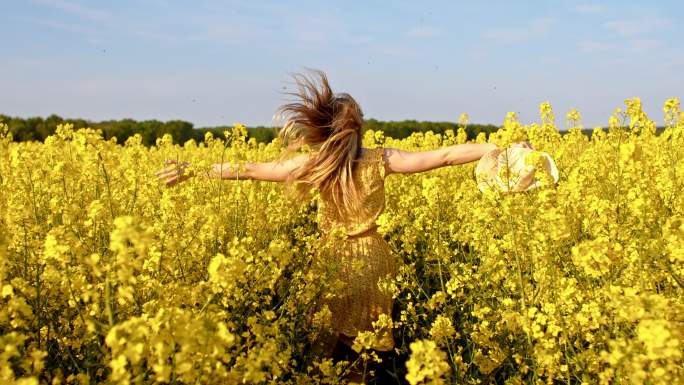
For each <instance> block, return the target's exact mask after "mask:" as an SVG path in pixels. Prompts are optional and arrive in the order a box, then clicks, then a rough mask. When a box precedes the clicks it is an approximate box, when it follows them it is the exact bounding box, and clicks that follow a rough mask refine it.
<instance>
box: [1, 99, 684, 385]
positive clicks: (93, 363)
mask: <svg viewBox="0 0 684 385" xmlns="http://www.w3.org/2000/svg"><path fill="white" fill-rule="evenodd" d="M625 103H626V105H625V106H624V107H623V108H622V109H619V110H616V111H615V112H614V114H613V116H612V117H611V118H610V121H609V122H607V123H608V125H609V129H608V130H607V132H606V131H604V130H602V129H599V128H597V129H595V130H594V132H593V134H592V135H591V137H590V138H589V137H587V136H585V135H583V134H582V132H581V128H582V127H581V117H580V114H579V112H577V111H574V110H573V111H570V112H569V113H567V114H563V116H562V117H558V118H555V117H554V114H553V111H552V109H551V106H550V105H549V104H547V103H544V104H542V105H541V106H540V118H539V122H536V123H530V124H523V123H520V122H518V120H517V118H516V116H515V114H509V115H508V116H506V117H505V120H504V126H503V128H502V129H500V130H499V131H498V132H496V133H494V134H492V135H490V137H488V138H487V137H485V135H484V134H481V135H479V136H478V137H477V139H475V141H476V142H485V141H490V142H495V143H497V144H498V145H500V146H507V145H509V144H510V143H512V142H515V141H519V140H524V139H526V140H528V141H529V142H530V143H531V144H532V145H533V146H534V147H535V148H536V149H538V150H541V151H545V152H548V153H549V154H550V155H551V156H552V157H553V159H554V160H555V162H556V165H557V167H558V170H559V172H560V180H559V182H558V183H557V184H556V185H555V186H551V187H545V188H541V189H536V190H531V191H528V192H524V193H500V192H493V191H492V192H487V193H482V192H480V190H479V189H478V188H477V184H476V180H475V176H474V169H475V165H476V163H475V162H473V163H469V164H466V165H459V166H453V167H445V168H440V169H436V170H432V171H430V172H427V173H423V174H413V175H390V176H388V177H387V179H386V180H385V189H386V193H387V201H386V210H385V213H384V214H383V215H382V216H381V218H380V220H379V225H380V228H379V231H380V233H381V234H382V235H383V236H384V237H385V239H386V240H387V241H388V242H389V244H390V246H391V248H392V250H393V252H394V254H395V255H396V257H397V259H398V260H399V261H400V265H401V268H400V272H399V274H398V275H397V276H396V277H387V278H386V279H384V280H381V281H380V282H378V284H379V285H380V287H381V288H383V289H384V290H388V291H390V292H392V294H393V296H394V298H395V314H392V315H388V316H387V317H385V318H382V319H381V320H380V322H379V324H378V325H377V326H378V328H381V327H385V326H387V325H390V326H391V327H392V330H393V333H394V337H395V341H396V345H397V348H396V351H395V352H394V354H377V353H375V352H373V351H372V350H369V349H368V347H369V346H370V345H371V342H372V339H373V338H374V335H373V333H362V334H360V335H359V336H358V337H357V343H356V344H355V346H354V349H355V350H357V351H358V352H360V353H362V354H361V355H360V358H359V360H361V361H365V363H366V364H368V365H367V367H369V368H370V367H372V366H371V365H370V363H371V361H382V362H380V364H379V366H377V369H376V371H375V373H374V375H376V376H380V378H381V379H382V381H383V382H382V383H383V384H385V383H386V384H393V383H394V384H412V385H415V384H494V383H496V384H508V385H514V384H681V383H684V356H683V351H684V346H683V345H684V194H682V191H683V190H684V114H683V113H682V112H681V111H680V105H679V102H678V101H677V100H676V99H671V100H668V101H666V102H665V104H664V107H663V113H664V122H665V128H664V131H662V133H660V134H658V135H656V126H655V123H654V121H652V120H650V119H649V118H648V117H647V116H646V115H645V114H644V113H643V111H642V108H641V103H640V101H639V99H636V98H635V99H629V100H627V101H625ZM658 119H660V117H658ZM460 123H461V128H460V129H458V130H457V131H456V132H453V131H447V133H446V134H445V135H437V134H432V133H430V132H428V133H426V134H422V133H416V134H414V135H412V136H410V137H408V138H406V139H402V140H395V139H392V138H386V137H384V136H383V134H382V132H373V131H367V132H366V133H365V136H364V145H365V146H366V147H378V146H384V147H398V148H402V149H407V150H414V151H418V150H427V149H433V148H437V147H441V146H447V145H452V144H457V143H464V142H466V141H467V140H466V138H467V136H466V135H465V130H464V128H465V127H466V125H467V123H468V122H467V117H466V116H463V117H462V119H461V122H460ZM566 128H567V130H566ZM561 129H562V130H563V131H560V130H561ZM0 132H2V134H1V135H2V136H0V196H1V199H0V218H1V221H0V288H1V295H0V383H2V384H38V383H41V384H42V383H50V384H92V383H107V384H152V383H165V384H242V383H245V384H343V383H346V381H347V380H345V379H344V377H345V373H346V371H347V369H348V367H349V365H350V364H351V363H350V362H345V361H342V362H338V363H334V362H332V361H331V360H330V359H324V358H321V357H318V356H316V355H315V354H314V353H313V351H312V349H311V346H312V344H314V343H315V342H316V339H317V335H318V334H319V332H320V331H322V330H325V329H326V327H327V325H329V323H330V313H329V312H327V311H326V310H327V309H326V308H323V309H319V308H318V307H317V303H318V302H319V301H318V300H319V298H320V296H321V295H326V293H328V292H332V293H334V292H335V290H333V289H332V287H333V286H334V285H335V283H334V282H328V281H326V280H324V279H322V277H323V275H322V273H321V272H322V271H323V269H322V267H321V266H320V264H319V263H318V261H317V260H316V259H315V258H314V257H313V256H314V253H315V251H316V250H317V248H319V247H321V245H320V243H321V242H320V233H319V231H318V229H317V227H316V221H317V218H316V217H317V216H316V200H315V195H314V196H313V197H312V199H311V201H310V202H304V203H303V204H299V205H297V204H295V203H294V202H291V201H289V200H288V199H287V197H286V196H285V195H284V191H285V190H284V187H283V186H282V185H280V184H276V183H270V182H260V181H233V180H223V181H220V180H216V179H205V178H200V177H198V178H192V179H190V180H189V181H187V182H184V183H182V184H180V185H178V186H176V187H173V188H167V187H166V186H164V185H163V184H162V183H160V182H159V181H158V180H157V179H156V177H155V176H154V172H155V171H157V170H158V169H160V168H161V167H163V165H162V161H163V160H164V159H179V160H182V161H188V162H191V163H192V164H193V165H194V167H196V168H197V169H208V168H209V166H210V164H212V163H218V162H240V161H270V160H273V159H276V158H277V157H278V155H279V154H280V152H281V150H282V144H281V143H279V142H278V141H277V140H276V141H274V142H271V143H269V144H264V143H257V142H256V141H255V140H245V130H244V127H242V126H240V125H236V126H235V127H234V128H233V129H232V130H230V131H226V132H225V135H224V137H213V136H212V135H211V134H208V135H207V136H206V137H205V139H204V141H202V142H195V141H192V140H191V141H188V142H186V143H184V144H182V145H178V144H173V141H172V138H171V137H170V136H169V135H166V136H164V137H163V138H160V139H158V140H157V143H156V145H154V146H151V147H146V146H144V145H142V144H141V140H140V136H134V137H131V138H129V139H128V140H127V141H126V142H125V144H123V145H121V144H117V143H116V140H115V139H110V140H104V139H102V136H101V133H100V132H99V131H95V130H90V129H81V130H74V129H73V128H72V127H71V126H69V125H62V126H60V127H59V128H58V130H57V132H56V133H55V135H53V136H50V137H48V138H47V139H46V141H45V143H40V142H21V143H18V142H14V141H12V138H11V136H10V135H9V134H8V129H7V126H5V125H2V126H0ZM363 363H364V362H361V364H363ZM369 375H370V373H369Z"/></svg>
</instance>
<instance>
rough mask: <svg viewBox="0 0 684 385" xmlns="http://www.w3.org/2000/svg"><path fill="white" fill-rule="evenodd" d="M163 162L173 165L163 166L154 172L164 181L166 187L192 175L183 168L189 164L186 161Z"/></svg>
mask: <svg viewBox="0 0 684 385" xmlns="http://www.w3.org/2000/svg"><path fill="white" fill-rule="evenodd" d="M164 164H166V165H173V166H171V167H166V168H163V169H161V170H159V171H157V172H156V173H155V175H156V176H157V177H158V178H159V180H161V181H162V182H164V183H166V186H167V187H171V186H174V185H176V184H178V183H180V182H183V181H185V180H188V179H190V178H191V177H192V176H193V175H192V173H191V172H188V171H186V170H185V169H186V168H188V167H189V166H190V163H188V162H182V163H179V162H178V161H177V160H173V159H169V160H165V161H164Z"/></svg>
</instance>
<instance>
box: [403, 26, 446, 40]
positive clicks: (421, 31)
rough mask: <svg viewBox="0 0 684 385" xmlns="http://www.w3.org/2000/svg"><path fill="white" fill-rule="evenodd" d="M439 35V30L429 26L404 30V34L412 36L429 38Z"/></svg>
mask: <svg viewBox="0 0 684 385" xmlns="http://www.w3.org/2000/svg"><path fill="white" fill-rule="evenodd" d="M437 35H439V31H438V30H437V29H436V28H434V27H430V26H418V27H413V28H411V29H409V30H408V32H406V36H408V37H413V38H429V37H434V36H437Z"/></svg>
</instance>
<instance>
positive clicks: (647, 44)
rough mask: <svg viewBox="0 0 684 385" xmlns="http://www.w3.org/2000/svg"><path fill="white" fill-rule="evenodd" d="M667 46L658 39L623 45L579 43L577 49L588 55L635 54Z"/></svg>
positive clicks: (636, 40)
mask: <svg viewBox="0 0 684 385" xmlns="http://www.w3.org/2000/svg"><path fill="white" fill-rule="evenodd" d="M664 46H665V43H663V42H662V41H661V40H658V39H626V40H625V41H624V42H623V43H619V44H618V43H608V42H598V41H582V42H579V43H577V49H578V50H579V51H580V52H582V53H586V54H600V53H605V54H634V53H646V52H651V51H654V50H656V49H659V48H662V47H664Z"/></svg>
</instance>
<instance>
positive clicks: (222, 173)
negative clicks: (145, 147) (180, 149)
mask: <svg viewBox="0 0 684 385" xmlns="http://www.w3.org/2000/svg"><path fill="white" fill-rule="evenodd" d="M308 157H309V155H308V154H302V155H298V156H296V157H294V158H292V159H288V160H284V161H273V162H258V163H257V162H255V163H252V162H247V163H243V164H242V170H240V171H238V170H237V166H238V165H237V164H235V163H214V164H212V166H211V170H209V171H207V172H204V173H198V174H197V175H201V176H204V177H207V178H215V179H240V180H244V179H253V180H263V181H269V182H284V181H285V180H286V179H287V177H288V176H289V175H290V173H292V172H293V171H294V170H295V169H297V168H298V167H299V166H301V165H302V164H303V163H304V162H305V161H306V160H307V159H308ZM164 164H166V165H172V166H170V167H166V168H164V169H162V170H159V171H157V173H156V175H157V177H158V178H159V179H160V180H162V181H163V182H164V183H166V185H167V186H169V187H170V186H173V185H176V184H178V183H180V182H182V181H185V180H187V179H189V178H191V177H193V176H196V174H194V173H190V172H187V171H185V169H186V168H187V167H188V166H189V163H178V162H177V161H175V160H166V161H164Z"/></svg>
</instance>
